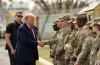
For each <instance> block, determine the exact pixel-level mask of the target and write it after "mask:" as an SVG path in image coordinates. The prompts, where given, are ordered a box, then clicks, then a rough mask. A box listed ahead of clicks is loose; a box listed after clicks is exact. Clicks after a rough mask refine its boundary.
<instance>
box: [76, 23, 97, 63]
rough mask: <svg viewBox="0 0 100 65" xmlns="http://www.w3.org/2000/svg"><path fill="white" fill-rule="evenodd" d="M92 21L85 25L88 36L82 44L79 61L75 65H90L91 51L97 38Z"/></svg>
mask: <svg viewBox="0 0 100 65" xmlns="http://www.w3.org/2000/svg"><path fill="white" fill-rule="evenodd" d="M91 23H92V22H87V23H86V25H85V26H84V27H83V28H84V29H85V31H86V35H87V38H86V39H85V42H84V44H83V46H82V51H81V53H80V54H79V56H78V57H77V61H76V62H75V64H74V65H89V61H90V52H91V48H92V42H93V40H94V39H95V38H96V34H94V32H93V29H92V27H91V26H90V24H91Z"/></svg>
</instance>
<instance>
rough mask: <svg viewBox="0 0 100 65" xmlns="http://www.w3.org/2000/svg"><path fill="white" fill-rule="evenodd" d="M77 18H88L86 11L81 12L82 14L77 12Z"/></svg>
mask: <svg viewBox="0 0 100 65" xmlns="http://www.w3.org/2000/svg"><path fill="white" fill-rule="evenodd" d="M76 17H77V18H87V14H86V13H80V14H76Z"/></svg>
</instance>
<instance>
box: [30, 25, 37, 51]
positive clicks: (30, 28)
mask: <svg viewBox="0 0 100 65" xmlns="http://www.w3.org/2000/svg"><path fill="white" fill-rule="evenodd" d="M30 30H31V32H32V34H33V37H34V40H35V36H34V33H33V31H32V27H31V26H30ZM35 51H36V48H35Z"/></svg>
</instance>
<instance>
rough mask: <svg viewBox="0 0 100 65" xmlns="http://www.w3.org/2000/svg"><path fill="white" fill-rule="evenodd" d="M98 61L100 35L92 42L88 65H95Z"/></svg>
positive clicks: (99, 57) (99, 58) (99, 59)
mask: <svg viewBox="0 0 100 65" xmlns="http://www.w3.org/2000/svg"><path fill="white" fill-rule="evenodd" d="M99 61H100V35H97V37H96V39H95V40H94V42H93V45H92V49H91V53H90V65H96V63H98V62H99Z"/></svg>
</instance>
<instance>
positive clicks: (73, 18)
mask: <svg viewBox="0 0 100 65" xmlns="http://www.w3.org/2000/svg"><path fill="white" fill-rule="evenodd" d="M75 18H76V17H71V18H70V21H68V23H72V22H73V21H75Z"/></svg>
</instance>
